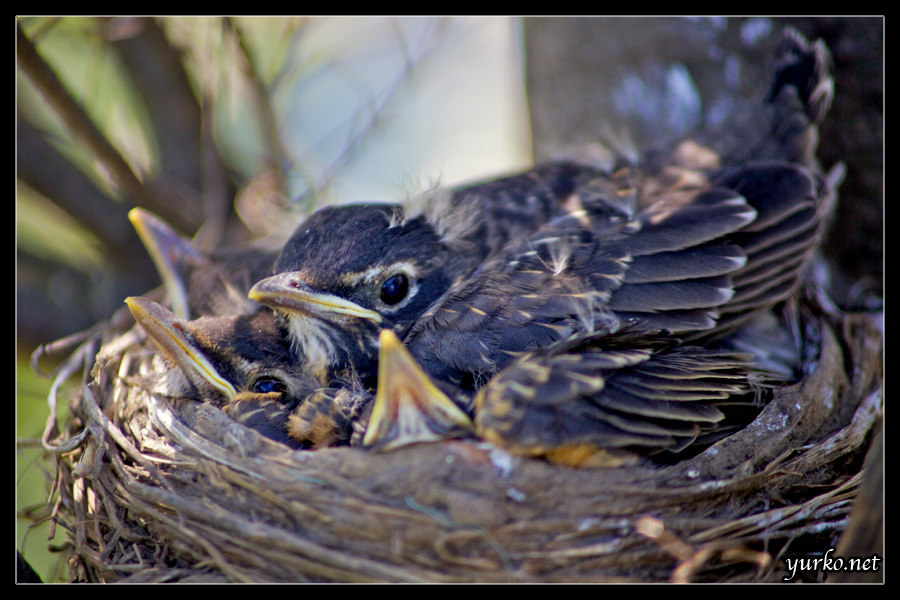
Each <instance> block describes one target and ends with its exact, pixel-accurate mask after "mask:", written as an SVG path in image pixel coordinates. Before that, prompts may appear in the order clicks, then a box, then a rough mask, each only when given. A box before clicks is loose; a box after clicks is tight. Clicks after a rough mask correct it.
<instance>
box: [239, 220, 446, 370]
mask: <svg viewBox="0 0 900 600" xmlns="http://www.w3.org/2000/svg"><path fill="white" fill-rule="evenodd" d="M448 252H449V250H448V248H447V247H446V246H445V245H444V244H443V243H442V241H441V238H440V236H439V235H438V233H437V232H436V231H435V229H434V227H432V225H431V224H430V223H429V222H428V221H427V220H426V219H424V218H422V217H415V218H412V219H406V218H404V216H403V213H402V210H401V209H400V207H398V206H396V205H385V204H356V205H343V206H337V207H330V208H326V209H323V210H320V211H318V212H317V213H315V214H313V215H312V216H311V217H310V218H309V219H307V220H306V222H304V223H303V224H302V225H301V226H300V227H299V228H298V229H297V231H296V232H295V233H294V235H293V236H292V237H291V238H290V239H289V240H288V242H287V243H286V244H285V246H284V249H283V250H282V252H281V255H280V256H279V258H278V260H277V261H276V263H275V272H276V275H274V276H272V277H269V278H266V279H264V280H262V281H260V282H258V283H257V284H256V285H254V286H253V288H251V290H250V294H249V295H250V298H251V299H253V300H255V301H257V302H259V303H261V304H264V305H266V306H269V307H271V308H273V309H274V310H276V311H278V312H279V313H281V314H282V315H283V316H284V317H286V319H287V322H288V329H289V331H290V337H291V342H292V348H293V351H294V352H295V355H296V358H298V359H299V360H300V361H301V362H302V363H303V365H304V366H303V368H304V370H305V371H306V372H308V373H312V374H314V375H315V376H316V377H319V378H324V379H329V376H328V375H323V374H324V373H326V372H331V373H333V372H335V370H340V369H342V368H346V367H349V366H352V367H353V368H354V369H356V370H358V371H360V372H361V374H363V375H364V376H366V375H374V367H375V364H376V358H377V354H378V334H379V332H380V330H382V329H390V330H391V331H394V332H395V333H396V334H397V335H399V336H400V337H402V336H403V335H404V334H405V332H406V331H407V330H408V329H409V328H410V327H411V326H412V324H413V323H414V322H415V321H416V320H417V319H418V318H419V317H420V316H421V315H422V314H423V313H424V312H425V311H426V310H427V309H428V307H430V306H431V305H432V304H433V303H434V301H435V300H437V299H438V298H439V297H440V296H441V295H442V294H444V293H445V292H446V291H447V289H449V287H450V285H451V283H452V282H451V280H450V276H449V274H448V273H447V271H446V269H445V264H446V257H447V254H448ZM370 371H371V372H370Z"/></svg>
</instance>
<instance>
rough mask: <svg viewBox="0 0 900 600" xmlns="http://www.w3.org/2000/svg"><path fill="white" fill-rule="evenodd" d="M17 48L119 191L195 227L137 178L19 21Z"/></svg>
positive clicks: (50, 102)
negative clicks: (44, 57) (35, 45)
mask: <svg viewBox="0 0 900 600" xmlns="http://www.w3.org/2000/svg"><path fill="white" fill-rule="evenodd" d="M16 52H17V60H18V64H19V68H20V69H21V70H22V72H23V73H24V74H25V75H26V76H27V77H28V79H29V80H30V81H31V82H32V84H33V85H34V86H35V88H36V89H37V90H38V91H39V92H40V94H41V95H42V96H43V98H44V99H45V100H46V102H47V104H48V105H49V106H50V107H51V108H52V109H53V111H54V112H55V113H56V114H57V116H58V117H59V118H60V119H61V120H62V122H63V123H64V124H65V126H66V128H67V129H68V130H69V132H70V133H71V135H72V136H73V137H74V138H75V139H76V140H78V141H79V142H80V143H83V144H84V145H85V146H87V147H88V148H89V149H90V151H91V152H92V153H93V154H94V156H95V157H96V158H97V160H98V161H99V162H100V164H101V165H103V168H104V169H105V170H106V172H107V173H108V174H109V177H110V179H111V180H112V182H113V185H114V186H115V188H116V190H117V191H118V193H120V194H122V196H123V197H124V198H125V199H127V200H128V201H130V202H132V203H133V204H135V205H137V206H142V207H144V208H146V209H148V210H151V211H153V212H155V213H157V214H159V215H161V216H162V217H163V218H165V219H167V220H169V221H170V222H171V223H172V224H173V225H174V226H176V227H178V228H180V229H183V230H187V231H190V230H192V229H193V225H194V224H193V223H191V222H190V221H189V220H187V219H185V218H184V217H183V216H182V213H181V212H180V211H177V212H176V211H172V210H170V209H169V208H168V206H166V205H165V204H163V203H161V202H159V201H158V199H157V198H156V197H155V196H154V194H153V193H151V192H150V190H148V189H147V188H146V187H145V186H144V184H143V183H142V182H141V181H140V180H139V179H138V178H137V176H136V175H135V174H134V172H133V171H132V170H131V168H130V167H129V166H128V163H126V162H125V160H124V159H123V158H122V156H121V154H119V152H118V150H116V149H115V148H114V147H113V145H112V144H111V143H110V142H109V140H107V139H106V137H104V135H103V134H102V133H101V132H100V131H99V130H98V129H97V126H96V125H94V123H93V121H91V119H90V117H89V116H88V115H87V113H86V112H85V111H84V109H82V107H81V106H79V105H78V103H77V102H76V101H75V100H74V99H73V98H72V96H71V95H70V94H69V93H68V92H67V91H66V89H65V87H63V85H62V83H61V82H60V81H59V78H57V76H56V73H54V72H53V69H52V68H50V66H49V65H48V64H47V63H46V62H45V61H44V59H43V58H41V56H40V55H39V54H38V52H37V50H36V49H35V47H34V46H33V45H32V43H31V42H30V41H29V40H28V38H27V37H26V36H25V32H24V31H22V27H21V25H20V24H18V23H17V24H16Z"/></svg>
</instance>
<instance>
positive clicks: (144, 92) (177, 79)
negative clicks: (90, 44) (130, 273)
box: [107, 17, 235, 245]
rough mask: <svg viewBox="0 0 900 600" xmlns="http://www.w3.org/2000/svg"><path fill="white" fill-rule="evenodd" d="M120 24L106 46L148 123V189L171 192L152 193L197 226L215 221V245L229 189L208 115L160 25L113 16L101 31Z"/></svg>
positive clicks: (227, 213) (224, 218)
mask: <svg viewBox="0 0 900 600" xmlns="http://www.w3.org/2000/svg"><path fill="white" fill-rule="evenodd" d="M123 20H127V23H125V25H126V27H124V28H125V29H126V31H127V32H128V33H129V35H122V36H116V35H113V36H112V47H113V48H115V49H116V51H117V52H118V54H119V56H120V57H121V58H122V61H123V62H124V63H125V66H126V71H127V73H128V76H129V77H130V78H131V80H132V81H133V82H134V86H135V89H137V91H138V92H139V93H140V96H141V98H142V99H143V101H144V104H145V106H146V107H147V111H148V114H149V116H150V121H151V123H152V125H153V132H154V134H155V136H156V140H157V144H158V146H159V154H160V172H159V173H158V174H157V175H156V179H155V181H154V184H153V186H152V187H153V189H154V190H155V191H158V190H157V189H156V186H163V187H166V188H169V189H170V190H172V189H173V188H174V190H173V191H174V192H175V193H174V194H173V195H171V196H165V197H163V196H162V195H160V194H157V195H160V197H161V199H162V200H164V201H167V203H168V204H169V205H170V206H171V207H172V208H173V209H176V208H180V207H183V206H184V205H185V204H188V205H190V206H192V207H194V210H195V212H196V217H195V218H196V219H197V221H198V224H199V222H200V221H202V222H203V223H206V224H207V226H208V225H209V222H210V221H211V220H212V221H213V222H215V223H216V225H217V226H216V228H215V229H216V230H217V235H216V236H215V239H214V240H212V241H214V242H215V244H216V245H218V244H220V243H221V242H222V237H223V236H224V233H225V232H224V225H225V222H226V221H227V219H228V217H229V216H230V215H231V213H232V200H233V199H234V194H235V190H234V187H233V185H232V183H231V180H230V177H229V174H228V170H227V169H226V168H225V165H224V163H223V161H222V158H221V156H220V155H219V152H218V150H217V149H216V147H215V144H213V142H212V138H211V135H210V129H209V127H210V126H209V124H208V122H207V121H208V120H209V116H210V115H209V113H210V111H209V110H204V107H202V106H201V105H200V103H199V102H198V100H197V97H196V96H195V95H194V92H193V90H192V88H191V85H190V81H189V79H188V75H187V73H186V71H185V67H184V62H183V56H182V51H181V50H179V49H178V48H176V47H175V46H173V45H172V44H171V43H170V42H169V40H168V38H167V37H166V34H165V32H164V31H163V29H162V27H161V26H160V23H158V22H157V20H156V19H153V18H149V17H127V18H125V19H123V18H117V19H110V20H108V21H107V29H108V30H112V31H114V30H116V29H117V27H116V24H118V23H120V22H122V21H123ZM198 192H199V193H198ZM201 208H202V211H201ZM201 212H202V214H201ZM207 228H208V227H207ZM191 231H193V230H191Z"/></svg>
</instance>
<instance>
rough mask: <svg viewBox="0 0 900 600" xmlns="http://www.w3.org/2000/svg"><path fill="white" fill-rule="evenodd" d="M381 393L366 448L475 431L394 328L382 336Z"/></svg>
mask: <svg viewBox="0 0 900 600" xmlns="http://www.w3.org/2000/svg"><path fill="white" fill-rule="evenodd" d="M379 344H380V350H379V353H378V391H377V393H376V395H375V406H374V407H373V409H372V415H371V417H370V419H369V424H368V427H367V429H366V435H365V437H364V438H363V446H367V447H370V448H378V449H381V450H389V449H391V448H399V447H400V446H405V445H407V444H412V443H416V442H430V441H435V440H440V439H444V438H448V437H455V436H458V435H460V434H461V433H463V432H469V431H472V430H473V429H474V427H473V425H472V421H471V420H470V419H469V417H468V416H466V414H465V413H464V412H463V411H462V410H461V409H460V408H459V407H457V405H456V404H454V403H453V402H452V401H451V400H450V398H448V397H447V396H446V394H444V393H443V392H442V391H441V390H439V389H438V388H437V386H435V384H434V383H433V382H432V381H431V380H430V379H429V378H428V376H427V375H426V374H425V372H424V371H422V368H421V367H419V365H418V364H416V361H415V360H414V359H413V357H412V356H410V354H409V352H407V350H406V348H404V346H403V344H402V343H401V342H400V340H399V339H398V338H397V336H396V335H395V334H394V333H393V332H392V331H390V330H388V329H385V330H382V332H381V336H380V337H379Z"/></svg>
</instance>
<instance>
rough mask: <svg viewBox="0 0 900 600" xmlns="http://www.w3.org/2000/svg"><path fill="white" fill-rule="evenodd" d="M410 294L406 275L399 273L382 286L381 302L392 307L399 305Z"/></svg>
mask: <svg viewBox="0 0 900 600" xmlns="http://www.w3.org/2000/svg"><path fill="white" fill-rule="evenodd" d="M408 293H409V279H407V278H406V275H404V274H403V273H399V274H397V275H393V276H391V277H389V278H388V280H387V281H385V282H384V283H383V284H381V301H382V302H384V303H385V304H387V305H388V306H392V305H394V304H397V303H398V302H400V301H401V300H403V299H404V298H406V294H408Z"/></svg>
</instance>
